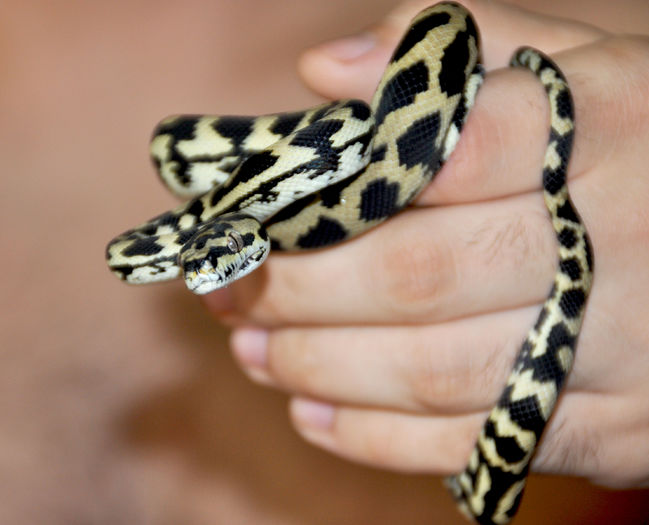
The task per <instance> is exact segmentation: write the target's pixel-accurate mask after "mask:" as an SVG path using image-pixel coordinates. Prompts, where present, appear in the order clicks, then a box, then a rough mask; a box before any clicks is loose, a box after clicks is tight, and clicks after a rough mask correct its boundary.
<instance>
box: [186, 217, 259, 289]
mask: <svg viewBox="0 0 649 525" xmlns="http://www.w3.org/2000/svg"><path fill="white" fill-rule="evenodd" d="M269 251H270V240H269V239H268V234H267V233H266V230H265V229H264V227H263V226H262V225H261V224H260V223H259V221H257V220H256V219H254V218H252V217H250V216H248V215H244V214H241V213H229V214H225V215H222V216H220V217H216V218H214V219H211V220H210V221H208V222H206V223H205V225H203V226H202V227H201V228H200V229H199V230H198V231H197V232H196V233H195V234H194V235H193V236H192V237H190V238H189V240H188V241H187V242H186V243H185V244H184V245H183V248H182V249H181V250H180V253H179V254H178V262H179V265H180V267H181V268H182V270H183V274H184V278H185V284H186V285H187V288H189V289H190V290H191V291H192V292H194V293H195V294H200V295H203V294H206V293H209V292H212V291H214V290H218V289H219V288H223V287H225V286H227V285H229V284H230V283H232V282H234V281H236V280H237V279H239V278H241V277H243V276H244V275H247V274H249V273H250V272H252V271H253V270H255V269H256V268H257V267H258V266H259V265H261V263H263V262H264V260H265V259H266V257H267V256H268V252H269Z"/></svg>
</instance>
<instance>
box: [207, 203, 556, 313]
mask: <svg viewBox="0 0 649 525" xmlns="http://www.w3.org/2000/svg"><path fill="white" fill-rule="evenodd" d="M555 253H556V240H555V239H554V234H553V231H552V228H551V226H550V223H549V220H548V218H547V212H546V210H545V208H544V206H543V204H542V199H541V197H540V195H538V194H530V195H523V196H517V197H511V198H509V199H506V200H503V201H491V202H485V203H477V204H471V205H457V206H448V207H444V208H414V209H411V210H408V211H407V212H406V213H402V214H400V215H398V216H396V217H394V218H393V219H392V220H390V221H388V222H387V223H385V224H384V225H382V226H380V227H379V228H375V229H374V230H372V231H370V232H368V233H367V234H366V235H363V236H361V237H359V238H357V239H355V240H354V241H353V242H348V243H344V244H341V245H339V246H337V247H336V248H335V249H329V250H322V251H319V252H309V253H306V254H299V255H295V254H288V255H280V256H275V257H274V258H273V259H271V260H270V261H268V262H267V263H266V264H265V265H264V266H263V267H262V268H261V269H260V271H258V272H255V273H253V274H252V275H251V276H249V278H246V279H244V280H242V281H240V282H239V283H238V284H239V285H238V286H234V287H231V288H230V291H229V293H230V294H231V305H230V307H231V309H232V312H233V314H238V315H240V316H242V317H243V318H245V319H246V320H247V322H249V323H250V322H252V323H258V324H262V325H279V324H283V323H287V322H290V323H298V324H313V325H327V324H332V323H336V324H346V325H360V324H367V323H370V324H376V323H387V324H395V323H402V324H410V325H413V324H420V323H430V322H438V321H444V320H449V319H453V318H458V317H464V316H468V315H475V314H479V313H487V312H491V311H497V310H503V309H509V308H515V307H520V306H524V305H529V304H536V303H539V302H541V301H543V300H544V298H545V295H546V294H547V292H548V289H549V286H550V283H551V281H552V276H553V274H554V272H555V266H556V255H555ZM221 297H222V296H219V295H215V296H214V297H211V296H207V297H206V304H207V306H208V307H210V308H211V309H212V310H215V311H216V310H218V309H219V308H221V307H222V306H223V305H222V304H221V303H220V299H221Z"/></svg>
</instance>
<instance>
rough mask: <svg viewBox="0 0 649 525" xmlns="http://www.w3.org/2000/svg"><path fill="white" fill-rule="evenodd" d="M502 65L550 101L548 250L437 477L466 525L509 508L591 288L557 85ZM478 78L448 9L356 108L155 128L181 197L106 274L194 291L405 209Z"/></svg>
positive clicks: (451, 142) (502, 518)
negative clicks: (538, 293) (507, 353)
mask: <svg viewBox="0 0 649 525" xmlns="http://www.w3.org/2000/svg"><path fill="white" fill-rule="evenodd" d="M512 65H513V66H521V67H525V68H527V69H529V70H530V71H532V72H533V73H534V74H535V75H536V76H537V77H538V78H539V79H540V81H541V82H542V84H543V86H544V87H545V90H546V93H547V95H548V98H549V101H550V115H551V119H550V137H549V142H548V146H547V150H546V155H545V159H544V165H543V178H542V182H543V190H544V199H545V204H546V206H547V209H548V211H549V214H550V218H551V220H552V225H553V227H554V229H555V231H556V234H557V238H558V244H559V267H558V271H557V273H556V276H555V279H554V284H553V286H552V290H551V292H550V295H549V297H548V298H547V300H546V301H545V303H544V305H543V307H542V309H541V313H540V315H539V318H538V320H537V322H536V324H535V325H534V327H533V328H532V329H531V330H530V332H529V334H528V336H527V337H526V339H525V341H524V342H523V345H522V347H521V350H520V353H519V355H518V356H517V358H516V360H515V362H514V366H513V371H512V373H511V375H510V376H509V379H508V381H507V384H506V386H505V389H504V391H503V393H502V395H501V397H500V399H499V401H498V403H497V404H496V406H495V407H494V408H493V410H492V411H491V413H490V415H489V417H488V419H487V422H486V423H485V425H484V427H483V429H482V432H481V433H480V436H479V438H478V442H477V444H476V447H475V448H474V450H473V452H472V454H471V456H470V458H469V462H468V465H467V467H466V469H465V471H464V472H462V473H460V474H458V475H456V476H453V477H451V478H449V479H448V480H447V485H448V486H449V488H450V490H451V492H452V493H453V495H454V496H455V498H456V499H457V501H458V504H459V506H460V508H461V510H462V511H463V512H464V513H465V514H467V515H468V516H469V517H471V518H473V519H475V520H476V521H478V522H479V523H483V524H491V523H507V522H508V521H509V520H510V519H511V518H512V517H513V516H514V514H515V513H516V510H517V508H518V505H519V503H520V498H521V495H522V491H523V488H524V485H525V480H526V477H527V474H528V471H529V466H530V461H531V459H532V456H533V454H534V451H535V449H536V447H537V444H538V442H539V440H540V438H541V435H542V432H543V429H544V428H545V426H546V424H547V422H548V420H549V418H550V416H551V414H552V411H553V409H554V406H555V404H556V402H557V399H558V395H559V392H560V390H561V388H562V386H563V384H564V382H565V380H566V377H567V374H568V373H569V371H570V368H571V366H572V362H573V358H574V351H575V345H576V340H577V336H578V334H579V330H580V327H581V322H582V318H583V315H584V309H585V305H586V299H587V296H588V293H589V291H590V287H591V280H592V267H593V260H592V252H591V249H590V244H589V241H588V237H587V234H586V231H585V229H584V227H583V225H582V223H581V221H580V219H579V217H578V215H577V212H576V210H575V209H574V207H573V205H572V204H571V201H570V198H569V195H568V188H567V184H566V171H567V164H568V161H569V157H570V151H571V147H572V139H573V135H574V112H573V106H572V100H571V95H570V91H569V89H568V85H567V83H566V81H565V79H564V77H563V75H562V74H561V72H560V71H559V69H558V68H557V67H556V65H554V64H553V63H552V62H551V61H550V60H549V59H547V58H546V57H544V56H543V55H541V54H540V53H539V52H537V51H534V50H532V49H523V50H520V51H519V52H517V53H516V54H515V56H514V58H513V59H512ZM482 78H483V71H482V67H481V66H480V64H479V47H478V35H477V29H476V27H475V25H474V22H473V19H472V18H471V16H470V14H469V13H468V12H467V11H466V10H465V9H464V8H463V7H462V6H460V5H458V4H454V3H441V4H438V5H436V6H433V7H431V8H428V9H426V10H424V11H422V12H421V13H420V14H419V15H417V17H415V18H414V19H413V21H412V23H411V25H410V27H409V29H408V31H407V32H406V34H405V36H404V37H403V39H402V40H401V42H400V44H399V45H398V47H397V49H396V51H395V52H394V55H393V57H392V59H391V60H390V62H389V64H388V66H387V68H386V71H385V73H384V75H383V77H382V79H381V81H380V83H379V86H378V87H377V90H376V93H375V95H374V97H373V100H372V103H371V106H370V107H368V106H367V105H366V104H365V103H363V102H361V101H354V100H348V101H340V102H333V103H330V104H324V105H322V106H318V107H316V108H313V109H310V110H306V111H301V112H296V113H286V114H277V115H268V116H262V117H216V116H181V117H172V118H170V119H167V120H165V121H163V122H162V123H161V124H160V125H159V126H158V128H157V129H156V131H155V133H154V137H153V140H152V145H151V152H152V156H153V158H154V161H155V163H156V165H157V167H158V169H159V172H160V175H161V177H162V178H163V181H164V182H165V183H166V184H167V186H168V187H169V188H170V189H171V190H172V191H173V192H174V193H176V194H177V195H179V196H181V197H185V198H189V199H190V200H189V201H187V202H186V203H184V204H182V205H180V206H179V207H177V208H176V209H174V210H172V211H169V212H166V213H164V214H162V215H160V216H158V217H156V218H154V219H151V220H150V221H147V222H145V223H144V224H142V225H140V226H138V227H136V228H134V229H132V230H129V231H127V232H125V233H123V234H122V235H120V236H118V237H116V238H115V239H114V240H113V241H111V242H110V243H109V245H108V247H107V259H108V264H109V267H110V268H111V270H112V271H113V272H114V273H115V274H116V275H118V276H119V277H120V278H121V279H123V280H125V281H127V282H131V283H147V282H155V281H161V280H168V279H173V278H176V277H178V276H179V275H180V274H181V273H183V274H184V276H185V279H186V281H187V284H188V286H189V287H190V288H192V289H193V290H194V291H195V292H197V293H206V292H209V291H211V290H213V289H215V288H218V287H220V286H224V285H226V284H227V283H229V282H231V281H232V280H235V279H237V278H239V277H241V276H242V275H245V274H247V273H249V272H250V271H252V270H254V269H255V268H256V267H257V266H258V265H259V264H261V262H263V260H264V259H265V257H266V255H267V254H268V251H269V248H270V246H271V245H272V247H273V249H278V250H303V249H309V248H316V247H323V246H328V245H331V244H334V243H337V242H341V241H343V240H345V239H348V238H351V237H353V236H355V235H358V234H360V233H362V232H364V231H366V230H368V229H369V228H372V227H374V226H376V225H377V224H379V223H380V222H382V221H383V220H385V219H387V218H389V217H390V216H392V215H394V214H395V213H397V212H398V211H400V210H401V209H403V208H404V207H405V206H407V205H408V204H409V203H410V202H411V201H412V200H413V199H414V197H415V196H416V195H417V194H418V193H419V192H420V191H421V189H422V188H423V187H424V186H425V185H426V184H427V183H428V182H429V181H430V180H431V179H432V178H433V177H434V175H435V174H436V173H437V172H438V171H439V170H440V168H441V166H442V164H443V162H444V161H445V160H446V159H447V158H448V157H449V155H450V154H451V153H452V151H453V149H454V147H455V145H456V143H457V141H458V140H459V137H460V132H461V129H462V126H463V124H464V122H465V120H466V117H467V115H468V112H469V110H470V109H471V107H472V106H473V102H474V99H475V96H476V93H477V90H478V88H479V86H480V84H481V82H482Z"/></svg>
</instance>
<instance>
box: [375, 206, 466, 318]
mask: <svg viewBox="0 0 649 525" xmlns="http://www.w3.org/2000/svg"><path fill="white" fill-rule="evenodd" d="M413 213H417V212H413ZM397 222H400V221H397V220H396V219H395V221H394V222H393V224H395V223H397ZM423 222H424V224H423V226H424V227H425V219H424V221H423ZM386 226H387V227H389V226H390V225H386ZM424 227H422V221H420V223H419V225H418V226H416V227H414V228H412V231H410V232H409V233H408V234H407V235H393V240H394V242H390V243H385V242H383V243H381V244H380V245H379V244H378V243H377V247H378V253H377V256H376V260H375V262H374V263H373V264H369V265H368V272H367V274H366V278H367V279H368V281H367V289H368V290H372V291H373V295H374V298H375V300H377V301H378V302H379V303H382V305H381V306H383V307H384V308H385V309H386V311H388V312H389V313H393V314H395V315H397V316H407V317H408V319H411V320H412V321H413V322H416V321H420V320H425V319H428V318H429V317H430V315H431V314H432V312H433V311H434V310H435V309H436V307H437V305H438V304H439V303H440V302H441V298H442V297H443V296H446V295H448V294H449V293H450V292H451V290H452V289H453V288H454V287H455V284H454V283H455V281H456V279H455V274H456V268H455V263H454V257H453V254H452V248H451V246H449V245H448V244H446V243H445V242H444V240H443V236H441V235H439V236H437V237H435V238H434V237H433V236H432V234H431V231H430V229H428V230H426V229H425V228H424ZM393 231H394V230H393ZM384 233H387V235H388V236H390V234H391V232H390V231H385V232H384Z"/></svg>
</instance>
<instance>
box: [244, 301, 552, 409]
mask: <svg viewBox="0 0 649 525" xmlns="http://www.w3.org/2000/svg"><path fill="white" fill-rule="evenodd" d="M538 310H539V309H538V307H537V306H534V307H530V308H523V309H519V310H516V311H508V312H499V313H496V314H489V315H484V316H478V317H472V318H467V319H460V320H458V321H454V322H448V323H442V324H436V325H425V326H416V327H413V326H405V327H404V326H398V327H396V326H391V327H344V328H290V329H278V330H270V331H269V332H266V331H262V330H259V329H249V328H242V329H238V330H235V331H234V332H233V334H232V337H231V347H232V350H233V352H234V354H235V356H236V357H237V359H238V360H239V362H240V363H241V364H242V365H243V367H244V369H245V370H246V371H247V373H248V375H249V376H250V377H251V378H253V379H255V380H257V381H259V382H262V383H265V384H270V385H272V386H276V387H280V388H282V389H284V390H287V391H289V392H294V393H297V394H299V395H301V396H307V397H312V398H317V399H322V400H326V401H328V402H333V403H344V404H347V405H350V404H351V405H357V406H365V407H374V408H381V409H388V408H390V409H395V410H400V411H411V412H416V413H427V414H457V413H467V412H472V411H480V410H487V409H488V408H490V407H491V406H492V405H493V404H494V403H495V402H496V400H497V399H498V395H499V394H500V391H501V390H502V385H504V384H505V381H506V378H507V374H508V371H509V370H510V369H511V365H512V362H513V360H514V356H515V355H516V353H517V352H518V349H519V347H520V345H521V342H522V341H523V338H524V335H525V332H526V330H527V327H529V326H531V325H532V323H533V321H534V318H535V317H536V315H538Z"/></svg>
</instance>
